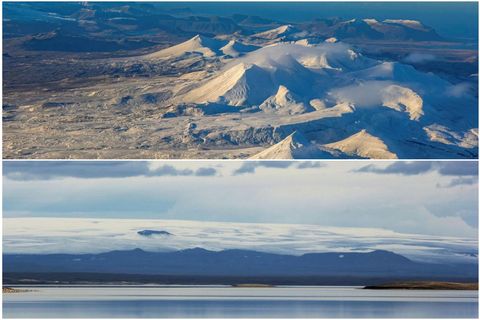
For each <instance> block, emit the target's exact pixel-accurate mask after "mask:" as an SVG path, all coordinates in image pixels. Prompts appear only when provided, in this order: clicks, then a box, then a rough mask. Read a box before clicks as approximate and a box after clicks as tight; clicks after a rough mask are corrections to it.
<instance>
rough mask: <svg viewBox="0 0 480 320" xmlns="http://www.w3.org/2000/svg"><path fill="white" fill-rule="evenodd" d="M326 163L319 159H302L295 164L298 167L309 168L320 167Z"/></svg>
mask: <svg viewBox="0 0 480 320" xmlns="http://www.w3.org/2000/svg"><path fill="white" fill-rule="evenodd" d="M325 166H326V164H324V163H322V162H320V161H302V162H300V163H299V164H298V165H297V168H298V169H311V168H322V167H325Z"/></svg>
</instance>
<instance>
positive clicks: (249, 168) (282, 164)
mask: <svg viewBox="0 0 480 320" xmlns="http://www.w3.org/2000/svg"><path fill="white" fill-rule="evenodd" d="M294 163H295V162H294V161H244V162H243V164H242V165H241V167H240V168H238V169H236V170H234V171H233V175H234V176H238V175H242V174H246V173H255V170H256V169H257V168H261V167H262V168H277V169H286V168H288V167H290V166H292V165H293V164H294Z"/></svg>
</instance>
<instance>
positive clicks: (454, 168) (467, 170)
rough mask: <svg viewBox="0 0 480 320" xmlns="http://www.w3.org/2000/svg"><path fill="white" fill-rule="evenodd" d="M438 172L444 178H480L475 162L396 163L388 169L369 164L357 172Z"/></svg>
mask: <svg viewBox="0 0 480 320" xmlns="http://www.w3.org/2000/svg"><path fill="white" fill-rule="evenodd" d="M430 171H437V172H438V173H439V174H441V175H444V176H478V165H477V162H475V161H414V162H406V161H401V162H395V163H392V164H390V165H388V166H386V167H380V166H378V165H374V164H369V165H367V166H364V167H361V168H360V169H357V170H355V172H369V173H377V174H400V175H407V176H408V175H417V174H423V173H427V172H430Z"/></svg>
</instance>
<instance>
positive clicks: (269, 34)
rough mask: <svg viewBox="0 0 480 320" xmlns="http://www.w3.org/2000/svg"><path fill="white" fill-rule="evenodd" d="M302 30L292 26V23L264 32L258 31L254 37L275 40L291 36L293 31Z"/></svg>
mask: <svg viewBox="0 0 480 320" xmlns="http://www.w3.org/2000/svg"><path fill="white" fill-rule="evenodd" d="M299 31H300V30H298V29H297V28H295V27H294V26H292V25H291V24H287V25H283V26H280V27H278V28H275V29H271V30H267V31H264V32H260V33H256V34H254V35H253V37H254V38H262V39H268V40H273V39H278V38H284V37H286V36H289V35H291V34H293V33H297V32H299Z"/></svg>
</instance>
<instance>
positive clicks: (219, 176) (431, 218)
mask: <svg viewBox="0 0 480 320" xmlns="http://www.w3.org/2000/svg"><path fill="white" fill-rule="evenodd" d="M3 175H4V179H3V190H4V191H3V212H4V217H5V218H21V217H58V218H95V219H102V218H115V219H173V220H192V221H220V222H248V223H267V224H278V223H283V224H309V225H319V226H324V227H351V228H358V227H362V228H365V227H366V228H379V229H382V230H389V231H393V232H400V233H407V234H421V235H422V234H423V235H433V236H454V237H471V238H477V234H478V167H477V163H476V162H474V161H416V162H405V161H397V162H388V161H386V162H383V161H374V162H373V161H322V162H318V161H317V162H309V161H262V162H256V161H153V162H148V161H118V162H111V161H93V162H90V161H64V162H55V161H4V169H3Z"/></svg>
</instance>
